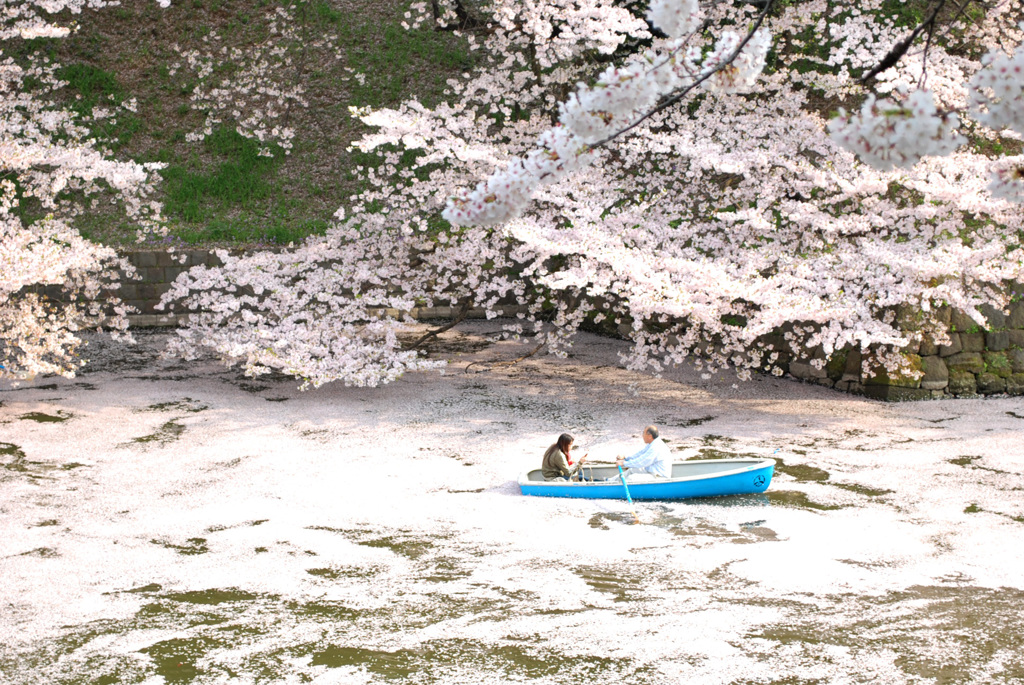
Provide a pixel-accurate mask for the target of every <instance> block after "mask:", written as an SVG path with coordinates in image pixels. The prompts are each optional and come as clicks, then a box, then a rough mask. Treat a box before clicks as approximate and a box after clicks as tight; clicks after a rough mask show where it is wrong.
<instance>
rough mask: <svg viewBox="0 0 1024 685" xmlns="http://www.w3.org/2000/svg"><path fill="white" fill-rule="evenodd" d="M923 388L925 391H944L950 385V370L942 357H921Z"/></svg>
mask: <svg viewBox="0 0 1024 685" xmlns="http://www.w3.org/2000/svg"><path fill="white" fill-rule="evenodd" d="M921 370H922V371H924V376H922V377H921V387H922V388H923V389H925V390H944V389H945V388H946V386H947V385H949V369H948V368H947V367H946V362H944V361H942V357H937V356H931V357H921Z"/></svg>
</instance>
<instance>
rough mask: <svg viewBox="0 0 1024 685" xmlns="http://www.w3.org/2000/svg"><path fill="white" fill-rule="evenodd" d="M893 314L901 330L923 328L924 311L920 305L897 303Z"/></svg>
mask: <svg viewBox="0 0 1024 685" xmlns="http://www.w3.org/2000/svg"><path fill="white" fill-rule="evenodd" d="M893 314H894V315H895V317H896V319H895V323H896V327H897V328H899V329H900V330H901V331H919V330H921V322H922V321H924V312H922V311H921V309H920V307H911V306H910V305H906V304H900V305H896V307H895V308H894V309H893Z"/></svg>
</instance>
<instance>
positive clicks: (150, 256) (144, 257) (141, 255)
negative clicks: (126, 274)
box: [128, 250, 156, 268]
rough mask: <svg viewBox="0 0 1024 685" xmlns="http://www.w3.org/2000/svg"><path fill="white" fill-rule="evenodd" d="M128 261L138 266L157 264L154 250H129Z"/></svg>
mask: <svg viewBox="0 0 1024 685" xmlns="http://www.w3.org/2000/svg"><path fill="white" fill-rule="evenodd" d="M128 261H129V262H131V263H132V264H133V265H134V266H135V267H136V268H140V267H147V266H156V253H155V252H153V251H152V250H142V251H140V252H129V253H128Z"/></svg>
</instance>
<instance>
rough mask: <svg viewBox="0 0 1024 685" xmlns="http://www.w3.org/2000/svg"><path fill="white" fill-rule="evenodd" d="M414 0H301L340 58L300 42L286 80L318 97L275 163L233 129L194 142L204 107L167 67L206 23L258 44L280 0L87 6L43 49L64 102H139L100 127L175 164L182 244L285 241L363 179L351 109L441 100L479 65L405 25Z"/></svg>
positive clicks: (111, 217) (193, 43)
mask: <svg viewBox="0 0 1024 685" xmlns="http://www.w3.org/2000/svg"><path fill="white" fill-rule="evenodd" d="M407 4H408V3H407V2H402V1H397V0H311V1H308V2H304V3H302V4H300V5H299V6H298V7H299V9H298V10H297V12H296V17H297V18H298V21H297V24H298V26H299V29H300V31H301V32H302V34H301V35H302V36H303V38H308V42H312V41H313V40H315V39H317V38H320V37H322V36H323V35H325V34H334V35H336V36H337V38H338V39H337V41H336V45H337V47H338V48H339V52H340V53H341V57H340V59H339V57H338V54H337V52H332V51H329V50H327V49H317V48H306V49H300V48H297V47H295V46H293V47H292V49H291V53H292V54H291V56H292V58H293V60H294V66H293V70H292V71H291V73H290V77H292V78H294V79H295V80H297V81H298V82H300V83H302V84H303V86H304V87H305V89H306V99H307V100H308V102H309V107H308V108H301V107H293V108H291V109H290V111H289V112H288V113H287V114H286V115H285V120H284V122H283V123H284V124H285V125H288V126H291V127H293V128H294V129H295V130H296V136H295V141H294V150H293V151H292V153H291V154H290V155H288V156H285V155H282V154H277V155H276V156H275V157H274V158H273V159H268V158H265V157H258V156H257V154H256V153H257V151H258V147H257V145H256V144H255V143H254V142H252V141H249V140H247V139H244V138H242V137H240V136H238V135H237V134H236V133H234V132H233V130H232V128H231V127H225V128H223V129H220V130H217V131H215V133H214V135H213V136H211V137H210V138H208V139H207V140H205V141H203V142H188V141H186V134H187V133H190V132H192V131H197V130H199V129H201V128H202V124H203V120H204V116H203V114H202V113H200V112H197V111H195V110H194V109H193V108H192V107H191V106H190V100H189V94H190V92H191V87H192V85H193V84H194V77H193V76H192V74H191V73H190V72H189V71H187V70H178V71H177V73H172V70H171V69H169V65H171V64H173V63H174V62H176V61H180V57H179V51H183V50H188V49H193V48H197V47H201V46H203V45H204V43H203V37H204V36H206V35H208V34H209V33H210V31H216V32H217V34H218V35H220V36H221V37H222V38H223V39H224V40H223V44H228V45H241V46H244V45H246V44H250V43H253V42H255V41H258V40H259V39H260V38H261V37H262V36H264V35H266V17H267V16H268V15H269V13H270V12H272V11H273V9H274V8H275V7H277V6H279V5H280V3H277V2H270V1H268V0H177V1H176V2H175V3H174V4H173V5H172V6H171V8H169V9H166V10H164V9H160V8H159V7H158V6H157V5H156V3H154V2H153V0H126V2H125V3H124V4H123V6H121V7H117V8H113V9H107V10H104V11H101V12H91V13H86V14H83V15H81V16H80V17H78V22H79V24H80V29H79V31H78V32H77V33H76V34H73V35H72V36H71V37H70V38H67V39H65V40H63V41H60V42H56V43H50V44H40V45H39V46H37V47H38V49H48V50H51V51H55V56H56V57H57V59H58V60H59V61H60V62H61V63H62V64H63V65H65V68H64V72H63V75H64V78H65V79H67V80H68V81H69V82H70V83H71V85H70V86H69V87H68V89H67V91H68V92H67V96H68V98H69V102H75V103H77V104H78V105H79V106H82V105H88V106H89V107H85V108H84V109H86V110H88V109H89V108H91V106H92V105H93V104H100V105H103V104H109V103H111V102H120V101H123V100H126V99H128V98H131V97H135V98H136V99H137V101H138V110H137V113H136V114H135V115H134V116H130V115H125V116H121V117H119V119H118V122H117V124H116V125H115V126H113V127H110V126H107V127H105V128H106V129H107V130H106V131H105V133H106V134H107V135H109V136H110V138H111V139H112V141H113V142H112V144H111V147H112V148H113V149H114V150H115V153H116V155H117V156H118V157H121V158H123V157H130V158H132V159H135V160H138V161H159V162H164V163H166V164H167V165H168V167H167V169H166V170H165V171H164V172H163V175H164V179H165V180H164V182H163V183H162V184H161V189H160V193H161V196H160V197H159V199H160V200H162V201H163V202H164V204H165V213H166V215H167V216H168V218H169V220H170V223H171V226H172V235H173V236H174V238H173V240H175V241H182V240H183V241H185V242H189V243H195V242H200V243H206V244H209V243H234V244H238V243H243V244H253V243H288V242H290V241H293V240H297V239H300V238H301V237H303V236H305V235H307V234H309V233H311V232H318V231H321V230H323V229H324V228H325V227H326V226H327V221H328V219H329V218H330V217H331V216H332V215H333V214H334V212H335V211H336V210H337V209H338V207H341V206H343V205H344V204H345V203H346V198H347V197H349V196H350V195H351V194H352V193H353V192H354V191H357V190H358V189H359V187H358V183H359V181H358V179H357V178H356V177H355V176H354V175H353V174H352V173H351V170H352V169H353V167H354V166H355V165H357V164H363V163H366V160H365V159H363V158H362V156H361V155H360V153H359V152H358V151H350V150H348V149H347V148H348V146H349V145H350V144H351V142H352V141H354V140H355V139H357V138H358V137H360V136H361V135H362V134H363V133H364V132H365V127H364V126H363V125H362V124H361V123H360V122H358V121H356V120H355V119H353V118H352V117H351V115H350V114H349V107H351V106H367V105H369V106H375V107H379V106H392V105H395V104H397V103H398V102H400V101H401V100H403V99H406V98H408V97H410V96H416V97H418V98H419V99H420V100H421V101H422V102H424V103H426V104H428V105H429V104H432V103H433V102H436V101H437V99H438V98H439V97H440V96H441V94H442V92H443V89H444V84H445V81H446V80H447V79H449V78H452V77H454V76H456V75H457V74H459V73H461V72H462V71H464V70H465V69H466V68H467V67H468V66H469V65H470V62H469V60H470V55H469V53H468V51H467V50H466V48H465V45H464V43H463V42H462V41H460V40H459V39H458V38H456V37H454V36H452V35H451V34H450V33H439V32H432V31H426V30H418V31H413V32H409V31H406V30H404V29H403V28H401V25H400V24H401V21H402V15H403V13H404V11H405V8H406V5H407ZM308 42H307V41H306V40H304V41H303V43H305V44H307V45H308ZM175 46H177V49H176V47H175ZM220 68H224V67H223V66H219V67H218V69H220ZM353 72H355V73H362V74H363V75H364V76H365V82H363V83H360V82H359V81H358V80H356V79H354V78H353V77H352V73H353ZM78 96H81V98H80V99H78ZM97 132H99V133H104V131H97ZM80 227H81V229H82V231H83V233H85V234H86V235H87V236H89V237H91V238H94V239H97V240H100V241H102V242H105V243H109V244H125V243H131V242H133V241H134V232H133V230H132V228H131V226H128V225H126V224H125V222H124V218H123V216H120V217H119V216H118V215H117V214H115V213H113V212H107V213H105V212H103V211H102V208H101V209H100V210H99V211H93V212H90V213H88V215H87V216H85V217H82V220H81V224H80Z"/></svg>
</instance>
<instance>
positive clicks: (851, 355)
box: [840, 347, 862, 383]
mask: <svg viewBox="0 0 1024 685" xmlns="http://www.w3.org/2000/svg"><path fill="white" fill-rule="evenodd" d="M861 361H862V359H861V352H860V349H859V348H856V347H855V348H853V349H852V350H850V351H849V352H847V353H846V365H845V366H844V367H843V375H842V376H841V377H840V380H843V381H848V382H851V383H860V371H861V368H860V365H861Z"/></svg>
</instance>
